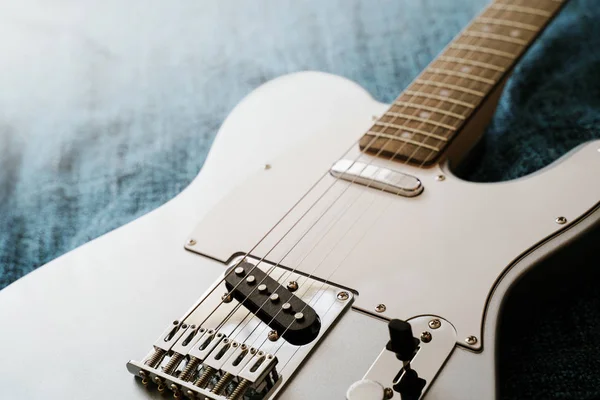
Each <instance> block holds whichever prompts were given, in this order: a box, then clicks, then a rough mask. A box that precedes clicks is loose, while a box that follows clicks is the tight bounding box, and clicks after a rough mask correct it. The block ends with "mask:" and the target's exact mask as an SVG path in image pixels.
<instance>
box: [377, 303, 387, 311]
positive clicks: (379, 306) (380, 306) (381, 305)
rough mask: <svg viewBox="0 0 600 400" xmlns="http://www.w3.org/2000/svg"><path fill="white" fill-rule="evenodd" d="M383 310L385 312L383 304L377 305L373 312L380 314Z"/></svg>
mask: <svg viewBox="0 0 600 400" xmlns="http://www.w3.org/2000/svg"><path fill="white" fill-rule="evenodd" d="M385 310H387V307H386V306H385V304H377V307H375V311H377V312H378V313H382V312H384V311H385Z"/></svg>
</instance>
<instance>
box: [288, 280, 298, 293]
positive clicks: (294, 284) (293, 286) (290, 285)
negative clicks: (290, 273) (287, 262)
mask: <svg viewBox="0 0 600 400" xmlns="http://www.w3.org/2000/svg"><path fill="white" fill-rule="evenodd" d="M287 288H288V290H289V291H290V292H295V291H296V290H298V282H296V281H290V282H289V283H288V285H287Z"/></svg>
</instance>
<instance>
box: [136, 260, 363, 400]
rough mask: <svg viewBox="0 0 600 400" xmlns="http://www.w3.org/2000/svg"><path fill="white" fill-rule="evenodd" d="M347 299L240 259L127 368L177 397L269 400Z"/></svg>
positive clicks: (312, 282) (348, 302)
mask: <svg viewBox="0 0 600 400" xmlns="http://www.w3.org/2000/svg"><path fill="white" fill-rule="evenodd" d="M290 283H293V284H290ZM352 301H353V295H352V293H349V292H347V291H345V290H343V289H341V288H339V287H336V286H334V285H331V284H329V283H326V282H321V281H318V280H316V279H312V278H311V277H308V276H305V275H302V274H300V273H297V272H295V271H290V270H287V269H285V268H282V267H279V266H274V265H271V264H268V263H266V262H264V261H263V262H258V260H256V259H253V258H250V257H238V258H237V259H235V260H234V261H233V262H232V263H231V264H230V267H229V268H228V270H227V271H226V272H225V274H224V277H223V278H222V279H219V281H217V282H216V283H215V284H214V285H213V286H212V287H211V288H210V289H209V290H208V291H207V293H205V294H204V295H203V296H202V297H201V298H200V299H199V300H198V301H197V302H196V304H195V305H194V306H193V307H192V309H191V311H189V312H188V313H187V314H186V315H184V316H183V317H182V318H180V319H178V320H176V321H174V322H172V323H170V324H169V326H168V327H167V328H166V329H165V331H164V332H163V333H162V334H161V335H160V336H159V338H158V339H157V340H156V342H155V343H154V344H153V346H152V348H151V350H150V351H149V353H148V354H147V355H146V357H144V358H143V361H141V362H140V361H129V362H128V363H127V369H128V371H129V372H130V373H132V374H133V375H135V376H137V377H138V378H140V379H141V383H142V384H144V385H146V386H147V387H152V386H156V388H157V389H158V391H160V392H163V391H166V390H170V391H172V392H173V393H174V395H175V396H176V397H177V398H180V397H184V396H186V397H189V398H197V397H199V398H202V399H211V400H242V399H245V398H252V399H257V400H258V399H267V398H271V397H272V396H274V395H275V394H276V393H277V392H278V391H279V390H281V388H282V387H283V386H284V385H285V383H286V381H287V380H288V379H289V378H290V377H291V376H292V374H293V373H294V371H295V370H296V369H297V368H298V366H299V365H300V364H301V363H302V361H303V360H304V358H306V356H308V354H309V353H310V351H311V350H312V348H313V347H314V346H315V345H316V344H317V343H318V342H319V340H320V339H321V337H322V336H323V335H324V334H325V333H326V332H327V330H328V329H329V328H330V327H331V325H332V324H333V322H334V321H335V320H336V319H337V318H338V317H339V316H340V315H341V314H342V313H343V312H344V311H345V310H346V309H347V308H348V307H349V306H350V305H351V303H352Z"/></svg>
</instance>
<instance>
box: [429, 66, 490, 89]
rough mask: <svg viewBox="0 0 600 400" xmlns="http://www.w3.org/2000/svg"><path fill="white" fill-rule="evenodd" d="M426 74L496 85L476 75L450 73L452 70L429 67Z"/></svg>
mask: <svg viewBox="0 0 600 400" xmlns="http://www.w3.org/2000/svg"><path fill="white" fill-rule="evenodd" d="M427 72H431V73H432V74H438V75H448V76H454V77H457V78H464V79H470V80H472V81H475V82H481V83H485V84H487V85H493V84H494V83H496V81H494V80H492V79H487V78H482V77H480V76H477V75H471V74H467V73H464V72H457V71H452V70H448V69H443V68H432V67H430V68H427Z"/></svg>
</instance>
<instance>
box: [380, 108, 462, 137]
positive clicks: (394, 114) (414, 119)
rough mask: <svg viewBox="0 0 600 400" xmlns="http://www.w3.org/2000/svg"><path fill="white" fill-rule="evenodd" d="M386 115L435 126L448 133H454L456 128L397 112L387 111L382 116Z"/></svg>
mask: <svg viewBox="0 0 600 400" xmlns="http://www.w3.org/2000/svg"><path fill="white" fill-rule="evenodd" d="M388 115H389V116H390V117H393V118H403V119H406V120H408V121H415V122H421V123H424V124H429V125H433V126H437V127H439V128H443V129H446V130H449V131H456V127H455V126H452V125H448V124H444V123H443V122H438V121H434V120H432V119H427V118H421V117H417V116H415V115H408V114H404V113H399V112H395V111H387V112H386V113H385V114H384V116H388ZM404 127H406V126H404ZM409 128H410V127H409ZM411 129H417V128H411ZM415 133H420V132H415Z"/></svg>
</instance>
